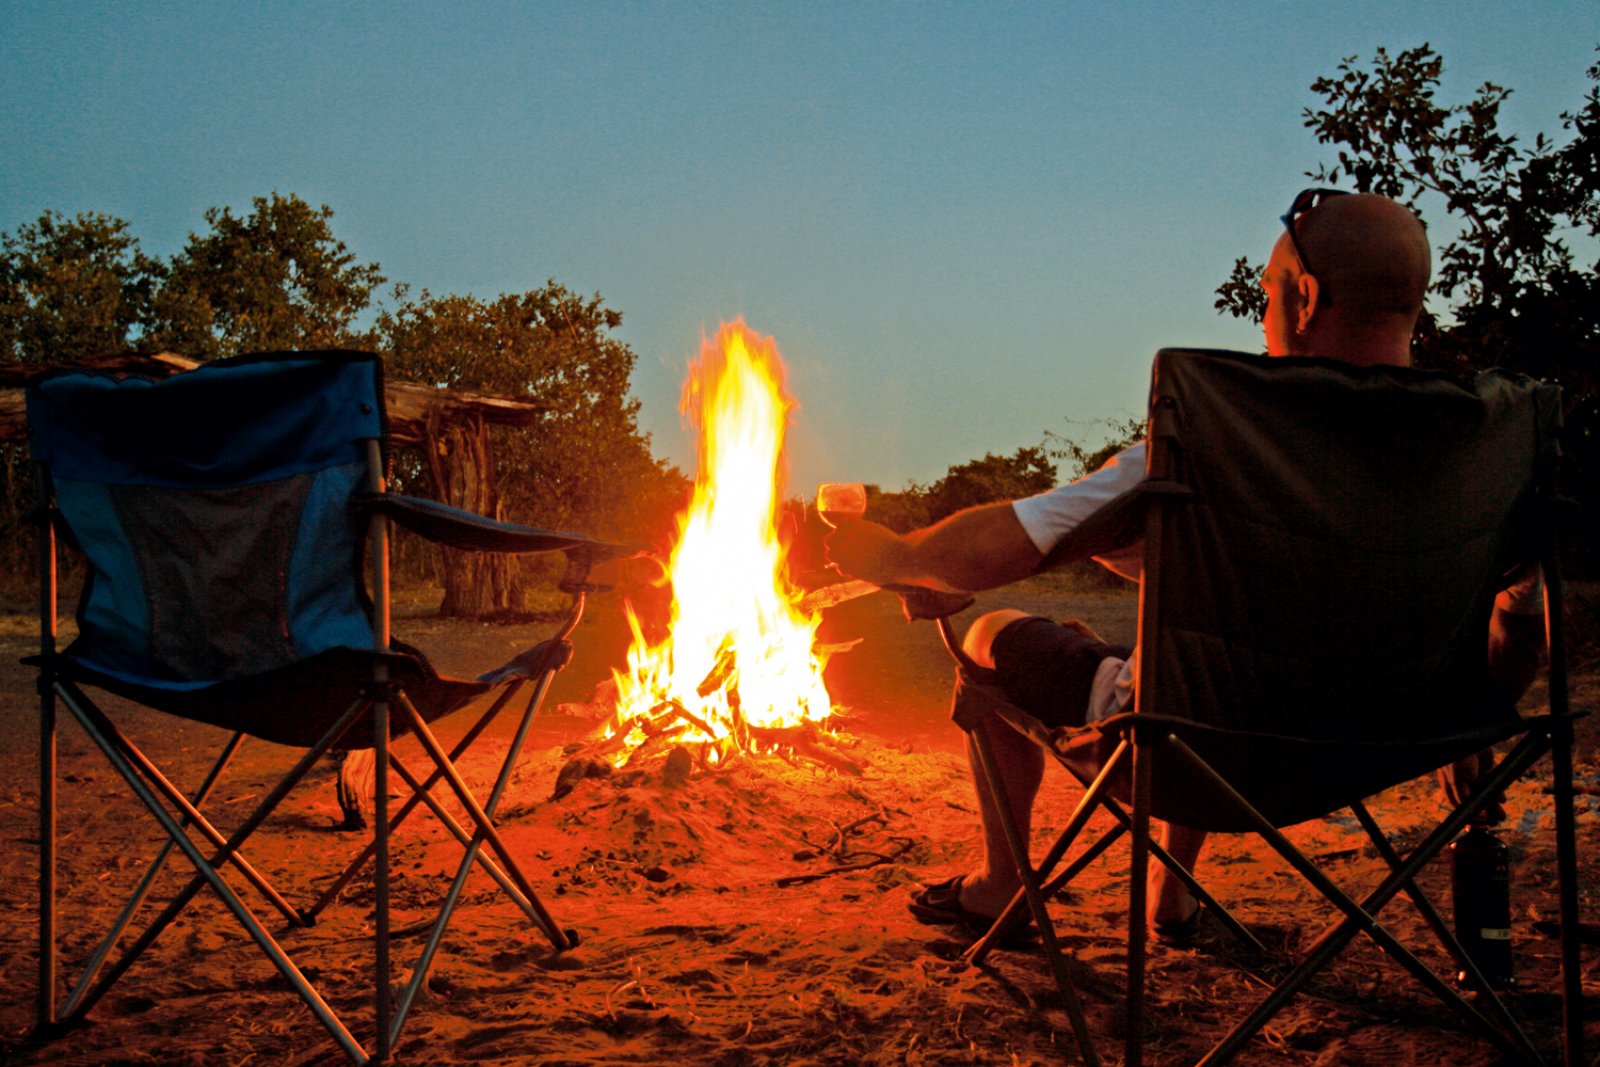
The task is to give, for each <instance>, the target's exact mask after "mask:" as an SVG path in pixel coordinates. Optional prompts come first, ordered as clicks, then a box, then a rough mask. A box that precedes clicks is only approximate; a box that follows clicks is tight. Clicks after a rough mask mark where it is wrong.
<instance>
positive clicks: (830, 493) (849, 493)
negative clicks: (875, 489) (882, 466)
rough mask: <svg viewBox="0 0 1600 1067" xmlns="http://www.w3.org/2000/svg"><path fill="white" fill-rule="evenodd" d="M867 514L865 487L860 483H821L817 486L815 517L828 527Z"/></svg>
mask: <svg viewBox="0 0 1600 1067" xmlns="http://www.w3.org/2000/svg"><path fill="white" fill-rule="evenodd" d="M866 513H867V487H866V486H864V485H862V484H861V483H860V482H823V483H822V484H821V485H819V486H817V515H818V517H820V518H821V519H822V521H823V522H825V523H827V524H828V525H829V526H838V525H839V523H841V522H843V521H845V520H847V519H859V518H861V516H863V515H865V514H866Z"/></svg>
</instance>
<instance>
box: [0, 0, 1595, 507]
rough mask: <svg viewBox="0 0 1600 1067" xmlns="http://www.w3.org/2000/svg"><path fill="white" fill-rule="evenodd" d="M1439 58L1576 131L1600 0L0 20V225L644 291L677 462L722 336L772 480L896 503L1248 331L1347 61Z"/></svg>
mask: <svg viewBox="0 0 1600 1067" xmlns="http://www.w3.org/2000/svg"><path fill="white" fill-rule="evenodd" d="M1424 41H1426V42H1429V43H1431V44H1432V45H1433V47H1434V48H1435V49H1436V50H1437V51H1438V52H1440V53H1441V54H1442V55H1443V57H1444V59H1445V63H1446V78H1445V90H1444V93H1443V94H1442V98H1443V99H1446V100H1451V101H1455V100H1461V99H1465V98H1466V97H1467V96H1468V95H1469V94H1470V92H1471V91H1472V90H1473V89H1474V88H1475V87H1476V86H1477V85H1478V84H1480V83H1481V82H1483V81H1486V80H1489V81H1494V82H1497V83H1499V84H1502V85H1506V86H1509V87H1511V88H1513V89H1515V90H1516V93H1515V95H1514V96H1513V97H1512V100H1511V104H1510V105H1509V107H1508V109H1507V111H1506V118H1507V119H1508V120H1509V125H1510V126H1511V127H1512V128H1513V129H1519V130H1522V131H1524V132H1526V133H1527V134H1529V135H1530V136H1531V134H1532V133H1533V132H1535V131H1538V130H1543V131H1546V132H1549V133H1559V118H1558V116H1559V114H1560V112H1561V111H1563V110H1567V109H1572V108H1574V107H1576V106H1577V105H1578V103H1579V101H1580V99H1581V97H1582V94H1583V93H1584V91H1585V89H1586V85H1587V83H1586V80H1585V77H1584V72H1585V70H1586V69H1587V68H1588V67H1589V66H1590V65H1591V64H1592V63H1593V62H1595V60H1596V58H1597V56H1596V53H1595V51H1594V49H1595V46H1596V44H1597V43H1600V4H1596V3H1594V2H1593V0H1585V2H1581V3H1580V2H1572V3H1557V2H1532V3H1474V2H1458V3H1416V4H1407V3H1398V2H1391V3H1367V2H1353V3H1332V4H1330V3H1282V2H1279V3H1274V2H1271V0H1256V2H1254V3H1247V4H1223V3H1188V4H1179V3H1144V4H1134V3H1130V4H1125V5H1116V4H1104V3H1094V4H1090V3H1071V2H1061V3H1017V4H1009V3H996V4H981V5H980V4H953V3H852V4H835V3H826V2H823V3H818V2H808V3H805V4H799V3H792V4H778V3H754V2H753V3H741V4H717V3H692V2H683V3H670V4H662V3H609V2H603V0H601V2H591V3H582V4H580V3H563V2H548V3H539V4H532V3H529V4H500V3H470V2H463V3H452V4H444V3H437V4H416V3H393V4H376V3H373V4H362V3H352V4H322V3H274V4H265V3H261V4H256V3H251V4H245V3H204V4H199V3H160V4H154V3H151V4H135V3H122V4H106V5H100V4H84V3H78V4H56V3H49V4H46V3H26V2H18V0H12V2H10V3H7V4H5V5H4V6H0V230H5V231H13V230H15V229H16V227H17V226H19V225H21V224H22V223H25V222H28V221H31V220H33V219H35V218H37V217H38V215H39V214H40V213H41V212H42V211H44V210H45V209H56V210H59V211H63V212H66V213H68V214H71V213H76V212H79V211H98V212H104V213H107V214H112V215H116V216H119V217H121V218H124V219H127V220H128V221H129V222H130V223H131V224H132V227H133V230H134V232H135V233H136V234H137V235H138V236H139V237H140V238H141V240H142V242H143V245H144V248H145V250H146V251H147V252H151V253H155V254H162V255H165V254H170V253H172V252H174V251H176V250H177V249H178V248H180V247H181V246H182V244H183V242H184V240H185V238H186V237H187V235H188V234H189V233H190V231H192V230H197V229H200V228H202V227H203V225H204V220H203V217H202V216H203V212H204V211H205V209H206V208H208V207H213V206H223V205H228V206H232V207H233V208H235V209H236V211H247V210H248V209H249V206H250V201H251V199H252V198H253V197H256V196H262V195H266V194H267V193H270V192H272V191H274V190H276V191H278V192H282V193H291V192H292V193H296V194H298V195H300V196H301V197H302V198H304V199H305V200H307V201H309V202H311V203H313V204H323V203H326V204H328V205H329V206H331V207H332V208H333V210H334V212H335V217H334V227H335V230H336V232H337V234H338V236H339V237H340V238H341V239H343V240H344V241H345V242H346V243H347V244H348V245H349V246H350V248H351V250H352V251H354V252H355V253H356V254H357V255H358V256H359V257H360V258H361V259H362V260H363V261H373V260H376V261H377V262H378V263H379V264H380V265H381V266H382V268H383V271H384V273H385V274H386V275H387V276H388V277H389V278H390V279H391V281H404V282H407V283H409V284H410V285H412V286H413V287H415V288H428V289H431V290H433V291H434V292H436V293H446V292H455V293H472V294H475V295H478V296H481V297H493V296H495V295H496V294H498V293H501V292H516V291H521V290H524V289H527V288H532V287H535V286H538V285H540V284H542V283H543V282H544V281H545V280H546V279H547V278H555V279H556V280H557V281H559V282H561V283H563V284H565V285H567V286H568V287H569V288H572V289H574V290H577V291H578V292H580V293H584V294H590V293H595V292H598V293H600V294H602V295H603V297H604V298H605V300H606V303H607V304H608V305H609V306H611V307H613V308H615V309H617V310H620V311H621V312H622V313H623V317H624V318H623V325H622V328H621V330H620V332H619V336H620V339H622V340H624V341H626V342H627V343H628V344H629V345H631V346H632V348H633V349H634V351H635V352H636V353H637V354H638V356H639V366H638V370H637V372H636V374H635V377H634V393H635V395H636V396H637V397H638V398H639V400H640V401H641V403H642V405H643V407H642V416H641V421H642V424H643V426H644V427H645V429H647V430H649V431H650V432H651V434H652V437H653V440H654V444H655V447H656V451H657V453H658V454H659V455H662V456H665V457H667V458H669V459H671V460H673V461H675V462H677V463H679V464H681V465H683V466H684V467H685V469H686V470H687V469H692V465H693V456H692V441H691V439H690V438H689V436H688V435H687V433H686V432H685V431H684V429H683V428H682V426H681V424H680V420H679V416H678V412H677V399H678V393H679V390H680V386H681V382H682V377H683V373H684V367H685V364H686V362H687V360H688V359H689V358H690V357H691V356H692V355H693V354H694V353H695V352H696V350H697V349H698V346H699V342H700V338H701V335H702V333H711V332H714V331H715V329H716V328H717V325H718V324H719V323H720V322H721V321H723V320H725V319H729V318H732V317H734V316H737V315H743V316H744V317H745V318H746V320H747V321H748V322H749V324H750V325H751V326H752V327H753V328H754V329H756V330H759V331H760V332H762V333H765V334H770V335H772V336H773V337H774V338H775V339H776V341H777V344H778V347H779V349H780V350H781V351H782V352H783V354H784V356H785V358H786V360H787V361H788V363H789V367H790V386H791V390H792V392H793V393H794V394H795V396H796V398H797V399H798V400H799V402H800V406H801V409H800V412H799V414H798V415H797V417H796V423H795V426H794V429H793V432H792V434H791V438H790V447H791V459H792V467H793V472H792V483H791V491H792V492H795V493H800V494H803V495H810V491H811V487H812V486H813V485H814V483H815V482H817V481H819V480H824V479H831V480H858V481H867V482H876V483H879V484H881V485H883V486H884V487H885V488H898V487H900V486H902V485H903V484H904V483H905V482H906V481H907V480H908V479H915V480H918V481H923V482H927V481H931V480H933V479H935V478H937V477H938V476H939V475H941V474H943V473H944V471H945V470H946V469H947V468H948V467H949V466H950V465H951V464H954V463H961V462H964V461H966V460H969V459H972V458H975V457H977V456H981V455H983V454H984V453H986V452H1000V453H1009V452H1011V451H1014V450H1015V449H1016V448H1018V447H1020V446H1024V445H1032V444H1037V443H1039V442H1040V441H1041V440H1042V439H1043V437H1044V434H1045V431H1047V430H1049V431H1053V432H1055V433H1058V434H1062V435H1065V436H1067V437H1070V438H1074V439H1077V440H1080V441H1085V442H1091V441H1093V440H1096V439H1097V438H1098V436H1099V434H1100V430H1099V428H1098V427H1097V424H1096V420H1103V419H1109V418H1120V417H1124V416H1127V415H1132V414H1135V413H1136V412H1137V411H1139V409H1140V408H1141V406H1142V401H1143V393H1144V388H1145V382H1146V376H1147V371H1148V367H1149V360H1150V356H1151V354H1152V353H1153V352H1154V350H1155V349H1156V348H1158V347H1161V346H1162V345H1184V344H1186V345H1210V346H1222V347H1233V348H1246V349H1252V350H1255V349H1259V347H1260V342H1259V336H1258V334H1257V333H1256V331H1255V330H1254V329H1253V328H1252V327H1250V326H1249V325H1247V324H1245V323H1241V322H1238V321H1235V320H1229V319H1222V318H1219V317H1218V316H1217V314H1216V313H1215V311H1214V310H1213V309H1212V301H1213V299H1214V295H1213V290H1214V289H1215V287H1216V286H1217V284H1218V283H1219V282H1220V281H1221V280H1222V279H1223V278H1224V277H1226V275H1227V273H1228V269H1229V266H1230V264H1231V263H1232V262H1233V260H1234V258H1236V257H1237V256H1239V255H1250V256H1252V257H1253V258H1255V259H1257V260H1259V259H1261V258H1262V257H1263V256H1264V254H1265V250H1266V249H1267V248H1268V247H1269V246H1270V244H1271V242H1272V241H1273V240H1274V239H1275V238H1276V236H1277V231H1278V225H1279V224H1278V222H1277V216H1278V215H1279V214H1281V213H1282V211H1283V210H1284V208H1285V206H1286V205H1287V203H1288V201H1289V199H1290V198H1291V197H1292V195H1293V194H1294V192H1295V191H1296V190H1297V189H1299V188H1300V187H1301V186H1303V185H1304V184H1306V182H1305V180H1304V178H1303V174H1304V172H1305V171H1307V170H1309V169H1312V168H1313V167H1314V166H1315V165H1316V164H1317V163H1318V162H1320V161H1322V160H1323V159H1326V158H1330V156H1329V154H1328V153H1327V152H1326V150H1324V149H1320V148H1319V147H1318V146H1317V145H1315V144H1314V143H1313V141H1312V139H1311V137H1310V135H1309V134H1308V133H1307V132H1306V131H1305V130H1304V129H1303V127H1302V125H1301V112H1302V110H1303V109H1304V108H1305V107H1306V106H1308V105H1310V104H1312V103H1314V99H1313V97H1312V95H1311V93H1310V90H1309V86H1310V84H1311V82H1312V81H1313V80H1314V79H1316V78H1317V77H1318V76H1321V75H1325V74H1331V73H1333V72H1334V71H1335V68H1336V67H1337V65H1338V63H1339V61H1340V60H1341V59H1343V58H1345V57H1348V56H1352V55H1353V56H1359V57H1360V58H1361V59H1362V60H1366V59H1369V58H1370V57H1371V55H1372V54H1373V52H1374V50H1375V49H1377V48H1378V47H1380V46H1382V47H1387V48H1388V49H1389V50H1390V51H1391V52H1392V53H1393V52H1398V51H1400V50H1402V49H1405V48H1408V47H1412V46H1414V45H1417V44H1420V43H1422V42H1424Z"/></svg>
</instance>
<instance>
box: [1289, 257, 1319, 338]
mask: <svg viewBox="0 0 1600 1067" xmlns="http://www.w3.org/2000/svg"><path fill="white" fill-rule="evenodd" d="M1297 285H1298V288H1299V290H1300V309H1299V311H1298V312H1296V314H1295V322H1294V328H1295V332H1296V333H1305V332H1306V330H1308V329H1310V328H1311V318H1312V316H1314V315H1315V314H1316V313H1317V296H1318V294H1319V293H1321V291H1322V284H1321V283H1320V282H1318V281H1317V276H1316V275H1315V274H1306V273H1303V272H1302V273H1301V275H1300V279H1299V281H1298V283H1297Z"/></svg>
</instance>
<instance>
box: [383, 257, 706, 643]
mask: <svg viewBox="0 0 1600 1067" xmlns="http://www.w3.org/2000/svg"><path fill="white" fill-rule="evenodd" d="M395 301H396V307H395V308H394V309H393V310H387V311H385V312H383V313H382V314H380V315H379V317H378V320H377V323H376V334H377V336H378V337H379V339H380V342H381V344H382V347H383V348H384V350H385V351H386V353H387V358H388V366H389V368H390V369H391V372H392V373H394V374H395V375H397V376H399V377H405V378H411V379H413V380H416V381H422V382H427V383H430V384H437V385H441V386H447V387H451V386H453V387H460V388H470V389H475V390H481V391H485V392H493V393H500V394H507V395H515V396H526V397H528V398H529V399H534V400H538V401H541V402H544V403H546V404H548V405H550V408H549V410H548V412H546V413H545V415H543V416H542V417H541V418H540V419H539V420H538V422H537V423H536V424H535V425H533V426H532V427H530V428H528V429H525V430H524V429H516V430H506V431H504V432H502V433H501V434H500V435H499V436H498V440H494V441H491V436H490V433H489V429H488V427H487V426H485V425H483V424H481V423H476V424H463V425H459V426H450V427H440V428H439V431H438V433H437V434H435V435H434V437H433V440H432V441H431V443H430V445H429V447H428V449H427V450H426V451H427V453H428V455H427V457H426V460H425V463H426V466H427V470H428V477H429V479H430V480H431V481H432V482H433V489H434V491H435V492H436V493H438V494H439V496H440V498H441V499H443V500H445V501H446V502H448V503H451V504H454V505H456V506H458V507H464V508H468V509H469V510H473V511H477V512H479V513H481V514H487V515H491V516H495V517H502V516H510V517H512V518H514V519H516V520H517V521H523V522H529V523H533V524H536V525H541V526H547V527H556V528H578V529H583V530H586V531H589V532H593V533H596V534H601V535H604V536H611V537H623V538H635V539H645V540H653V539H656V538H658V537H664V535H665V532H666V530H667V529H668V520H669V519H670V517H671V514H672V513H673V511H674V510H676V508H677V507H678V506H680V505H681V504H682V502H683V493H684V491H685V488H686V483H685V481H684V480H683V478H682V476H681V475H679V474H678V473H677V472H676V471H675V470H672V469H670V468H667V467H666V466H664V465H663V464H661V463H659V462H658V461H657V460H655V459H654V458H653V457H652V456H651V454H650V441H649V436H648V435H647V434H645V433H643V432H641V431H640V430H639V428H638V424H637V417H638V410H639V403H638V401H637V400H634V399H632V398H630V397H629V396H628V388H629V379H630V376H631V375H632V372H633V366H634V363H635V359H636V357H635V356H634V354H633V352H632V350H631V349H629V348H628V346H627V345H625V344H622V343H621V342H619V341H617V340H615V339H613V338H612V337H610V336H609V333H610V331H611V330H614V329H615V328H616V327H617V326H618V325H619V324H620V323H621V321H622V315H621V313H620V312H617V311H614V310H611V309H609V308H607V307H605V305H604V304H603V302H602V301H601V298H600V297H599V296H598V295H596V296H594V297H592V298H589V299H587V300H585V299H583V298H581V297H578V296H576V295H575V294H573V293H572V292H570V291H569V290H567V289H566V288H565V287H563V286H561V285H558V284H557V283H556V282H555V281H554V280H551V281H549V282H548V283H546V285H545V286H544V287H543V288H540V289H534V290H529V291H528V292H526V293H522V294H505V295H502V296H500V297H498V298H496V299H494V300H492V301H485V300H479V299H477V298H474V297H470V296H442V297H435V296H433V295H431V294H430V293H428V292H427V291H426V290H424V291H423V292H422V293H421V294H420V296H418V297H417V298H415V299H413V298H411V297H410V295H409V291H408V290H406V289H405V288H404V287H403V286H401V287H397V288H396V290H395ZM453 457H471V459H472V460H473V462H472V463H459V462H452V458H453ZM468 468H473V469H476V470H478V471H481V472H485V473H487V472H492V477H491V478H488V479H481V478H479V477H477V476H476V475H473V474H471V473H468ZM416 473H417V474H420V473H421V471H420V470H419V471H417V472H416ZM518 571H519V568H517V567H515V566H513V565H511V564H509V563H507V562H506V561H504V560H495V559H492V558H488V557H484V558H479V559H471V558H468V557H463V556H461V555H460V554H457V553H447V554H446V557H445V567H444V572H445V573H444V578H445V582H444V584H445V599H444V604H443V605H442V606H441V608H440V611H441V613H443V614H446V615H468V616H477V617H481V616H484V615H491V614H495V613H499V612H519V611H522V610H525V609H526V607H527V606H528V602H527V593H526V590H527V585H528V583H526V582H522V581H519V580H517V577H518Z"/></svg>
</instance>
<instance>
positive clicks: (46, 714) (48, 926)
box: [36, 676, 56, 1029]
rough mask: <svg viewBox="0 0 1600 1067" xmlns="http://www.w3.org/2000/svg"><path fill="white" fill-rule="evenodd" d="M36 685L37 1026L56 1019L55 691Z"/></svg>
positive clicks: (43, 684)
mask: <svg viewBox="0 0 1600 1067" xmlns="http://www.w3.org/2000/svg"><path fill="white" fill-rule="evenodd" d="M40 683H41V684H40V687H39V1001H38V1005H37V1010H36V1016H37V1022H38V1025H39V1027H40V1029H45V1028H48V1027H49V1026H51V1025H52V1024H54V1023H55V1021H56V695H55V687H54V686H53V685H51V684H49V680H48V678H45V677H43V676H41V679H40Z"/></svg>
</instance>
